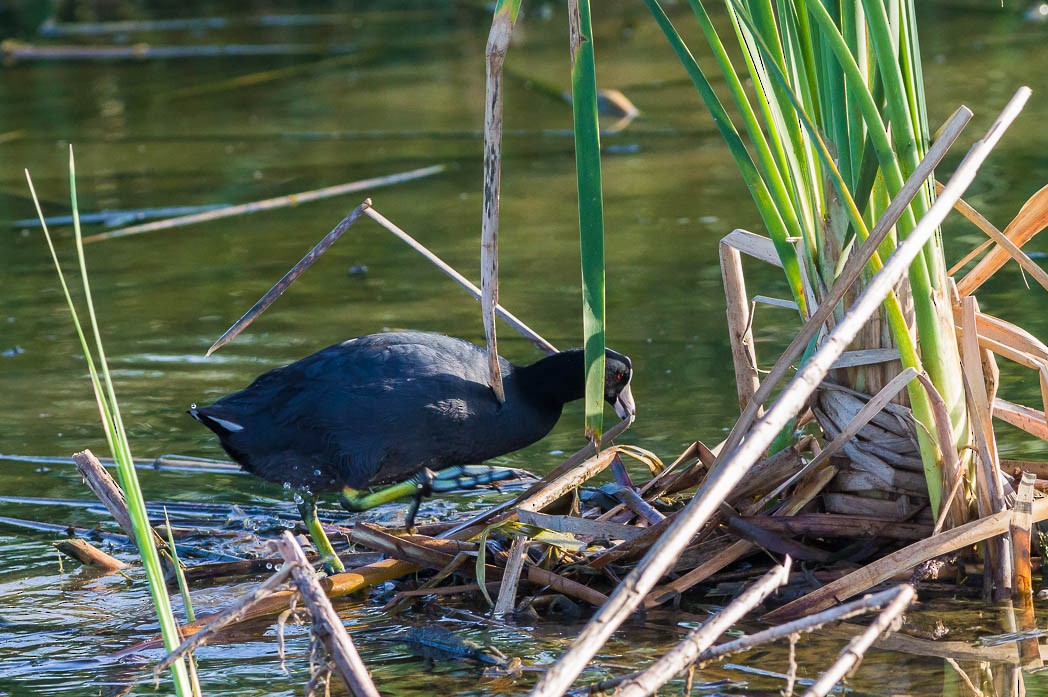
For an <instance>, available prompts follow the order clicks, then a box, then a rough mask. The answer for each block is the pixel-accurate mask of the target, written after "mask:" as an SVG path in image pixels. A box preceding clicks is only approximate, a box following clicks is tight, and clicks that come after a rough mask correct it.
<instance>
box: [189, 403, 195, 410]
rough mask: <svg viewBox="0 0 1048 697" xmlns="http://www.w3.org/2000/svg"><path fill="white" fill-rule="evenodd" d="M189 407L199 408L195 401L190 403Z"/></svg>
mask: <svg viewBox="0 0 1048 697" xmlns="http://www.w3.org/2000/svg"><path fill="white" fill-rule="evenodd" d="M189 408H190V409H196V408H197V405H196V402H193V403H192V404H190V405H189Z"/></svg>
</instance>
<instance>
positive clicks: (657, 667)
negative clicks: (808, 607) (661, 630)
mask: <svg viewBox="0 0 1048 697" xmlns="http://www.w3.org/2000/svg"><path fill="white" fill-rule="evenodd" d="M790 565H791V562H790V558H789V557H786V559H785V560H784V561H783V563H782V564H781V565H780V566H776V567H775V568H773V569H772V570H771V571H769V572H768V573H766V574H765V575H764V576H762V577H761V579H760V580H759V581H757V582H756V583H754V584H752V585H751V586H750V587H749V588H747V589H746V590H745V591H744V592H743V593H742V594H741V595H740V596H739V597H737V598H735V600H733V601H732V602H731V603H730V604H729V605H728V606H727V607H726V608H724V609H723V610H721V611H720V612H718V613H717V614H716V615H714V616H713V617H711V618H710V619H709V620H707V621H706V622H704V623H703V624H702V626H700V627H698V628H696V629H693V630H691V631H690V632H688V635H687V636H686V637H685V638H684V639H682V640H681V641H680V642H679V643H678V644H677V645H676V646H674V647H673V648H671V649H670V650H669V651H667V652H666V653H665V654H663V656H662V657H661V658H659V659H658V660H657V661H655V662H654V663H652V664H651V665H650V666H648V668H646V669H645V670H644V671H643V672H641V673H640V674H639V675H637V676H636V677H633V678H631V679H630V680H628V681H627V682H625V683H623V684H622V685H621V686H620V687H619V689H618V691H617V692H616V693H615V695H616V697H644V696H645V695H650V694H654V693H655V692H656V691H657V690H658V689H659V688H660V687H662V686H663V685H665V684H666V683H667V682H669V681H670V680H671V679H673V677H674V676H675V675H677V674H678V673H680V672H681V671H682V670H684V669H685V668H687V667H688V666H689V665H691V664H692V663H693V662H694V661H695V659H696V658H697V657H698V656H699V654H701V653H702V652H703V651H705V650H706V649H708V648H709V647H710V646H711V645H712V644H713V642H715V641H716V640H717V639H718V638H719V637H720V636H721V634H723V633H724V632H726V631H728V630H729V629H731V627H732V625H734V624H735V623H736V622H738V621H739V620H741V619H742V618H743V617H745V616H746V614H747V613H749V612H750V611H751V610H752V609H753V608H755V607H757V606H758V605H760V604H761V603H762V602H764V599H765V598H767V597H768V596H769V595H771V594H772V593H773V592H774V591H775V590H776V589H777V588H778V587H779V586H781V585H783V584H784V583H786V581H787V580H788V579H789V577H790Z"/></svg>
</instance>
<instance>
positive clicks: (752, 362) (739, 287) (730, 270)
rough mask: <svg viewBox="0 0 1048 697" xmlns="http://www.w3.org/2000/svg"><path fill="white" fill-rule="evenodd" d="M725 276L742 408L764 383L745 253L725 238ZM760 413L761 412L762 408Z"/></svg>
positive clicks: (722, 246) (722, 263)
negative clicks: (759, 370) (744, 269)
mask: <svg viewBox="0 0 1048 697" xmlns="http://www.w3.org/2000/svg"><path fill="white" fill-rule="evenodd" d="M719 248H720V268H721V278H722V279H723V284H724V297H725V300H727V310H726V313H727V316H728V339H729V340H730V343H731V362H732V365H733V366H734V368H735V386H736V390H737V391H738V394H739V410H740V411H745V410H746V407H747V405H749V403H750V401H751V400H752V399H753V396H754V395H755V394H756V393H757V389H758V388H759V387H760V378H759V377H758V375H757V355H756V353H755V352H754V349H753V329H752V322H751V320H752V317H751V313H750V303H749V298H748V297H747V295H746V277H745V275H743V272H742V254H741V253H740V252H739V250H738V249H736V248H735V247H733V246H731V245H730V244H728V243H727V241H726V240H721V242H720V245H719ZM757 416H760V411H759V410H758V412H757Z"/></svg>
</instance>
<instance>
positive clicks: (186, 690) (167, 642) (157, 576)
mask: <svg viewBox="0 0 1048 697" xmlns="http://www.w3.org/2000/svg"><path fill="white" fill-rule="evenodd" d="M25 175H26V181H27V182H28V183H29V191H30V193H31V194H32V196H33V203H34V204H35V205H36V212H37V215H38V216H39V217H40V225H41V226H42V227H43V230H44V238H45V239H46V240H47V246H48V249H49V250H50V252H51V260H52V261H53V262H54V265H55V271H56V272H57V273H58V280H59V283H60V284H61V286H62V293H63V294H64V295H65V299H66V303H67V305H68V306H69V313H70V315H71V316H72V320H73V327H74V329H75V330H76V335H77V338H78V339H79V340H80V347H81V349H82V350H83V352H84V358H85V359H86V361H87V370H88V373H89V374H90V377H91V387H92V388H93V390H94V395H95V403H96V404H97V406H98V413H99V416H100V417H101V419H102V427H103V430H104V432H105V436H106V442H107V443H108V445H109V451H110V453H111V454H112V457H113V459H114V460H115V461H116V463H117V474H118V480H119V482H120V486H121V488H122V489H123V490H124V496H125V497H126V498H127V505H128V510H129V513H130V514H131V522H132V524H133V527H134V533H135V542H136V543H137V545H138V550H139V553H140V554H141V557H142V566H143V567H144V568H145V572H146V580H147V582H148V584H149V593H150V596H151V597H152V600H153V606H154V607H155V609H156V613H157V617H158V619H159V621H160V630H161V633H162V635H163V638H164V646H165V647H166V648H167V650H168V651H172V650H174V649H175V648H176V647H177V646H178V645H179V643H180V641H181V639H180V637H179V633H178V624H177V622H176V620H175V616H174V612H173V611H172V609H171V601H170V599H169V598H168V595H167V587H166V586H165V584H164V573H163V570H162V568H161V566H160V555H159V553H158V552H157V548H156V545H155V543H154V533H153V530H152V528H151V527H150V525H149V519H148V517H147V515H146V504H145V500H144V498H143V497H142V489H141V487H140V486H139V483H138V476H137V474H136V472H135V466H134V461H133V459H132V457H131V447H130V444H129V443H128V440H127V433H126V432H125V431H124V422H123V418H122V417H121V416H120V407H119V405H118V404H117V399H116V390H115V389H114V387H113V379H112V377H111V375H110V374H109V366H108V364H107V362H106V356H105V350H104V348H103V347H102V336H101V332H100V331H99V327H98V318H97V316H96V315H95V306H94V303H93V301H92V299H91V286H90V284H89V282H88V277H87V263H86V261H85V258H84V245H83V236H82V235H81V231H80V213H79V207H78V205H77V196H76V168H75V164H74V160H73V149H72V148H71V147H70V149H69V197H70V202H71V204H72V209H73V231H74V233H75V237H76V252H77V260H78V262H79V271H80V278H81V281H82V282H83V288H84V302H85V304H86V306H87V315H88V318H89V322H90V325H91V335H92V339H93V343H94V350H92V348H91V343H90V342H89V341H88V338H87V336H86V335H85V333H84V328H83V325H82V323H81V321H80V315H79V313H78V312H77V310H76V305H75V304H74V302H73V297H72V294H71V293H70V290H69V287H68V285H66V281H65V276H64V274H63V273H62V267H61V265H60V264H59V261H58V254H57V253H56V251H55V246H54V243H53V242H52V240H51V234H50V232H49V231H48V228H47V224H46V223H45V222H44V214H43V211H42V210H41V209H40V201H39V200H38V199H37V196H36V190H35V189H34V187H33V181H32V179H31V178H30V177H29V171H28V170H26V173H25ZM96 357H97V360H96ZM172 676H173V678H174V685H175V692H176V694H177V695H179V697H183V696H184V697H190V696H191V695H193V694H195V692H194V689H193V685H192V681H191V680H190V677H189V673H188V671H187V668H186V664H185V662H184V661H183V660H179V661H176V662H175V663H174V664H173V665H172Z"/></svg>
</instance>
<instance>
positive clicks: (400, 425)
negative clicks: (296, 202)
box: [189, 332, 635, 570]
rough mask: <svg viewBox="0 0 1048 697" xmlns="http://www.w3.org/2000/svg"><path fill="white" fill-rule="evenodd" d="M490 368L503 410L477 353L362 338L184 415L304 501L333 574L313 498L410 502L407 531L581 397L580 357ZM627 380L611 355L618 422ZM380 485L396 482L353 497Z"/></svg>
mask: <svg viewBox="0 0 1048 697" xmlns="http://www.w3.org/2000/svg"><path fill="white" fill-rule="evenodd" d="M499 362H500V364H501V367H502V375H503V384H504V387H505V393H506V400H505V402H504V403H502V404H499V402H498V400H497V399H496V398H495V395H494V393H493V392H492V390H491V388H490V386H489V384H488V365H487V355H486V353H485V352H484V350H482V349H481V348H479V347H477V346H474V345H473V344H471V343H469V342H468V341H464V340H462V339H455V338H451V337H447V336H443V335H440V334H429V333H423V332H391V333H386V334H371V335H368V336H362V337H358V338H356V339H350V340H349V341H344V342H342V343H341V344H335V345H334V346H329V347H328V348H326V349H323V350H322V351H318V352H317V353H314V354H313V355H312V356H308V357H307V358H303V359H302V360H300V361H298V362H296V363H292V364H291V365H288V366H285V367H283V368H277V369H275V370H271V371H269V372H268V373H265V374H264V375H262V376H260V377H259V378H258V379H256V380H255V381H254V382H253V383H251V385H250V386H249V387H247V388H246V389H244V390H241V391H240V392H234V393H233V394H231V395H227V396H226V397H223V398H222V399H220V400H218V401H217V402H215V403H214V404H212V405H211V406H208V407H196V406H194V407H193V408H191V409H190V410H189V414H190V415H191V416H192V417H193V418H194V419H196V420H197V421H199V422H200V423H202V424H204V425H205V426H207V427H208V428H209V429H211V430H212V431H214V432H215V433H216V434H217V435H218V438H219V441H220V442H221V443H222V447H223V448H225V450H226V452H227V453H229V455H230V457H232V458H233V459H234V460H236V461H237V462H238V463H240V465H241V466H242V467H243V468H244V469H245V470H246V471H248V472H251V473H252V474H255V475H258V476H259V477H262V478H263V479H267V480H269V481H271V482H278V483H283V484H285V485H286V486H290V487H294V488H296V489H299V490H301V491H302V492H303V494H304V496H303V499H302V502H301V503H300V505H299V509H300V511H301V512H302V516H303V520H304V521H305V522H306V525H307V527H308V528H309V530H310V533H311V534H312V535H313V538H314V543H315V544H316V545H317V547H318V550H319V551H320V552H321V554H322V555H323V556H324V557H325V563H326V564H327V566H328V567H329V569H335V570H341V564H340V563H339V561H338V558H337V557H336V556H335V555H334V552H333V550H332V549H331V546H330V543H329V542H328V540H327V538H326V537H324V534H323V530H322V529H321V527H320V524H319V522H318V521H317V518H316V503H315V495H316V493H318V492H325V491H341V497H340V500H341V503H342V505H343V507H345V508H346V509H348V510H351V511H361V510H366V509H368V508H372V507H374V506H376V505H378V504H380V503H386V502H389V501H393V500H396V499H399V498H403V497H405V496H411V495H413V496H415V497H416V500H415V503H414V504H413V506H412V509H411V511H410V513H409V516H408V521H407V523H408V527H409V528H410V527H411V524H412V522H413V518H414V513H415V510H416V508H417V505H418V500H419V499H420V498H421V497H422V496H423V495H426V494H429V493H431V492H435V491H447V490H451V489H453V488H457V487H463V486H466V487H468V486H470V485H472V486H477V485H480V484H485V483H490V482H493V481H497V480H498V479H501V478H504V477H505V476H508V474H509V471H507V470H499V469H497V468H491V467H477V466H472V467H471V466H470V465H479V463H482V462H484V461H485V460H488V459H490V458H493V457H496V456H498V455H503V454H505V453H508V452H512V451H514V450H519V449H520V448H523V447H525V446H527V445H531V444H532V443H534V442H536V441H538V440H539V439H540V438H542V437H543V436H545V435H546V434H547V433H549V431H550V430H551V429H552V428H553V426H554V424H556V423H557V420H558V419H559V418H560V413H561V409H562V408H563V406H564V404H565V403H567V402H570V401H572V400H576V399H580V398H581V397H582V396H583V392H584V391H585V377H584V370H585V369H584V357H583V352H582V350H581V349H575V350H571V351H563V352H560V353H555V354H553V355H550V356H547V357H546V358H543V359H541V360H539V361H537V362H536V363H533V364H531V365H529V366H515V365H512V364H511V363H509V361H507V360H505V359H503V358H500V359H499ZM631 376H632V366H631V364H630V360H629V358H627V357H626V356H623V355H622V354H620V353H616V352H615V351H612V350H610V349H609V350H608V351H607V359H606V376H605V389H604V398H605V399H606V400H607V401H608V402H609V403H611V404H613V405H614V407H615V411H616V413H618V415H619V416H620V417H621V418H626V417H627V416H632V415H633V414H634V412H635V407H634V403H633V396H632V394H631V393H630V378H631ZM434 470H442V471H439V472H436V473H435V472H434ZM405 479H406V481H404V480H405ZM385 482H401V483H400V484H398V485H396V486H393V487H390V488H388V489H385V490H381V491H377V492H375V493H370V494H367V493H363V492H361V491H359V490H360V489H363V488H365V487H368V486H371V485H373V484H379V483H385Z"/></svg>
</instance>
